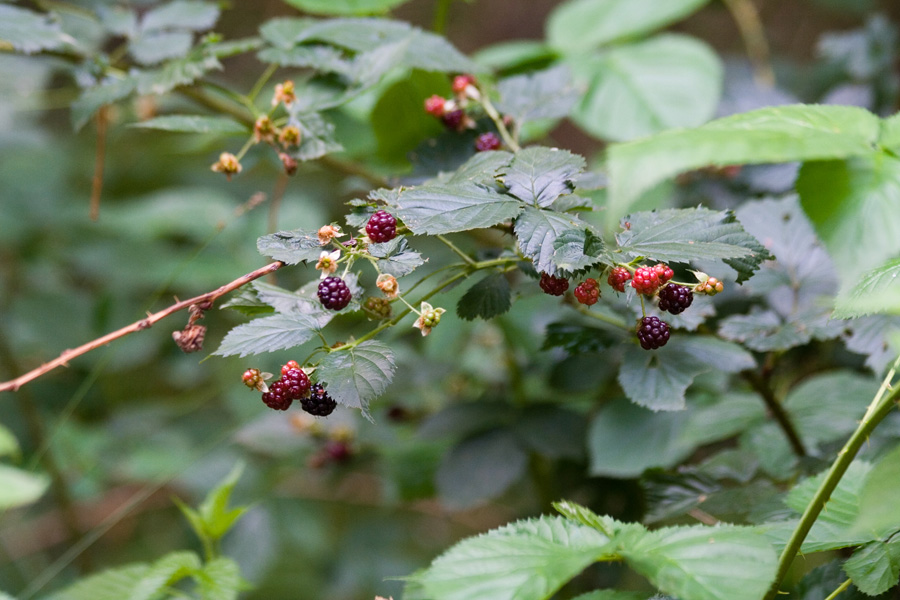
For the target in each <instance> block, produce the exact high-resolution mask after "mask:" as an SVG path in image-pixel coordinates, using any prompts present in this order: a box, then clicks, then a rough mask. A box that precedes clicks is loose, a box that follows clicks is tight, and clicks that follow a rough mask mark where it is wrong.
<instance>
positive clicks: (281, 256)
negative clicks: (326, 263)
mask: <svg viewBox="0 0 900 600" xmlns="http://www.w3.org/2000/svg"><path fill="white" fill-rule="evenodd" d="M256 248H257V250H259V253H260V254H262V255H263V256H269V257H271V258H274V259H275V260H280V261H281V262H284V263H287V264H289V265H296V264H297V263H301V262H307V261H311V260H319V255H320V254H321V253H322V243H321V242H320V241H319V236H318V234H317V233H316V232H315V231H304V230H302V229H294V230H293V231H279V232H278V233H270V234H269V235H264V236H262V237H260V238H259V239H257V240H256Z"/></svg>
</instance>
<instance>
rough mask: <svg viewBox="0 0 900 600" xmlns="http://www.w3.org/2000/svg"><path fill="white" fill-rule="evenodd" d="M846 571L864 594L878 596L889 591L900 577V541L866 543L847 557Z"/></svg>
mask: <svg viewBox="0 0 900 600" xmlns="http://www.w3.org/2000/svg"><path fill="white" fill-rule="evenodd" d="M844 571H845V572H846V573H847V576H848V577H849V578H850V579H852V580H853V585H855V586H856V587H858V588H859V590H860V591H861V592H863V593H864V594H868V595H869V596H877V595H879V594H882V593H884V592H886V591H888V590H889V589H891V588H892V587H894V586H895V585H897V580H898V578H900V542H897V541H893V540H892V541H891V542H890V543H885V542H882V541H881V540H876V541H874V542H870V543H868V544H866V545H865V546H863V547H862V548H860V549H858V550H857V551H856V552H854V553H853V556H851V557H850V558H848V559H847V561H846V562H845V563H844Z"/></svg>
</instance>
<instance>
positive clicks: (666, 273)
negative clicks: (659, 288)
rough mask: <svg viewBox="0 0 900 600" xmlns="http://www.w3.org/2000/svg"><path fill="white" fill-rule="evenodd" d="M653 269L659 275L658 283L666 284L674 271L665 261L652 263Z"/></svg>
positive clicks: (673, 274)
mask: <svg viewBox="0 0 900 600" xmlns="http://www.w3.org/2000/svg"><path fill="white" fill-rule="evenodd" d="M653 270H654V271H656V275H657V276H658V277H659V285H666V284H667V283H668V282H669V280H670V279H672V277H674V276H675V271H673V270H672V269H671V267H669V265H667V264H665V263H658V264H655V265H653Z"/></svg>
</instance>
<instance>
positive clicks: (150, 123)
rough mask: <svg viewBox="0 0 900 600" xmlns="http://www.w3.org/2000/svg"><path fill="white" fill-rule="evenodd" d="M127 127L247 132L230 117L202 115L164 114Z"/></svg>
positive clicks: (205, 131) (204, 131)
mask: <svg viewBox="0 0 900 600" xmlns="http://www.w3.org/2000/svg"><path fill="white" fill-rule="evenodd" d="M129 127H135V128H138V129H160V130H162V131H181V132H187V133H240V134H246V133H247V128H246V127H244V126H243V125H241V124H240V123H237V122H235V121H233V120H232V119H229V118H227V117H207V116H203V115H165V116H163V117H155V118H153V119H148V120H147V121H140V122H138V123H132V124H130V125H129Z"/></svg>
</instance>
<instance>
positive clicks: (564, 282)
mask: <svg viewBox="0 0 900 600" xmlns="http://www.w3.org/2000/svg"><path fill="white" fill-rule="evenodd" d="M540 286H541V289H542V290H544V292H545V293H547V294H550V295H551V296H562V295H563V294H565V293H566V290H567V289H569V280H568V279H565V278H564V277H554V276H553V275H551V274H550V273H541V282H540Z"/></svg>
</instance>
